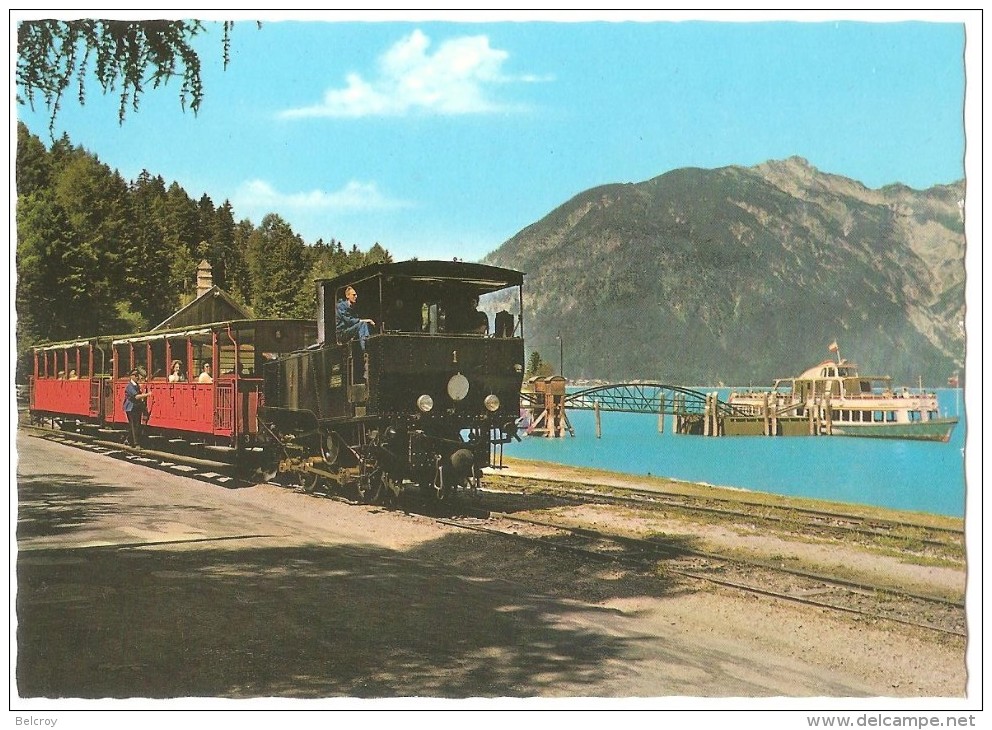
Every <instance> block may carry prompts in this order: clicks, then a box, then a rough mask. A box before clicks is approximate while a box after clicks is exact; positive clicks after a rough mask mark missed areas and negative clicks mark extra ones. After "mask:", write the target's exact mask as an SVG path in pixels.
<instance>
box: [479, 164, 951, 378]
mask: <svg viewBox="0 0 992 730" xmlns="http://www.w3.org/2000/svg"><path fill="white" fill-rule="evenodd" d="M963 198H964V181H958V182H956V183H951V184H949V185H938V186H934V187H931V188H928V189H926V190H922V191H920V190H914V189H912V188H909V187H908V186H905V185H902V184H899V183H894V184H890V185H886V186H884V187H882V188H878V189H872V188H868V187H866V186H865V185H863V184H862V183H860V182H858V181H856V180H853V179H850V178H846V177H843V176H840V175H835V174H830V173H823V172H820V171H819V170H817V169H816V168H815V167H813V166H812V165H810V164H809V163H808V161H806V160H805V159H803V158H801V157H790V158H788V159H786V160H770V161H768V162H764V163H761V164H759V165H755V166H753V167H742V166H736V165H731V166H726V167H720V168H715V169H705V168H698V167H686V168H678V169H675V170H670V171H668V172H666V173H663V174H661V175H658V176H656V177H654V178H651V179H649V180H646V181H643V182H639V183H609V184H604V185H600V186H596V187H593V188H590V189H589V190H585V191H583V192H580V193H579V194H577V195H576V196H574V197H573V198H571V199H570V200H568V201H566V202H565V203H563V204H562V205H560V206H558V207H557V208H555V209H554V210H552V211H551V212H549V213H548V214H547V215H546V216H545V217H544V218H542V219H540V220H538V221H535V222H534V223H532V224H531V225H529V226H527V227H526V228H524V229H522V230H521V231H520V232H519V233H517V234H516V235H515V236H513V237H512V238H510V239H509V240H508V241H506V242H505V243H504V244H503V245H502V246H500V247H499V248H498V249H496V251H494V252H492V253H491V254H490V255H489V256H487V257H486V258H485V259H484V260H485V262H486V263H492V264H496V265H500V266H508V267H511V268H517V269H520V270H523V271H525V272H527V274H528V276H527V284H526V287H525V299H526V301H525V304H526V306H527V327H528V329H527V333H526V334H527V339H528V349H529V350H531V351H533V350H537V351H539V352H542V353H544V355H545V357H544V359H545V360H549V361H551V362H552V363H553V364H554V365H557V364H558V363H557V362H555V358H553V357H549V356H548V355H549V353H552V352H555V353H557V351H559V346H560V347H561V350H562V351H563V352H564V354H565V374H566V375H567V376H568V377H572V378H598V379H605V380H622V379H632V378H640V379H652V380H658V379H661V380H664V381H666V382H671V383H673V384H676V383H681V384H692V383H696V384H699V383H719V382H726V383H740V384H746V383H755V384H760V383H763V382H770V381H771V380H772V379H774V378H775V377H783V376H786V375H790V374H794V373H797V372H799V371H801V370H803V369H805V367H807V366H808V365H810V364H812V363H813V362H816V361H818V359H820V358H821V356H822V355H823V354H824V353H826V352H827V350H826V347H827V345H828V344H829V343H830V342H832V341H833V340H835V339H836V340H837V341H838V342H839V344H840V346H841V353H842V354H844V355H846V356H848V357H850V358H851V359H852V360H857V361H859V362H860V364H861V365H862V366H863V369H865V370H872V371H873V372H876V373H881V372H885V373H889V374H892V375H893V376H894V377H896V378H898V379H903V380H910V381H911V382H912V383H916V382H917V379H918V378H921V377H922V378H923V379H924V380H926V381H927V382H929V383H930V384H931V385H934V384H940V385H942V384H944V383H945V382H946V379H947V378H948V377H949V376H950V375H952V374H954V373H955V372H957V371H962V370H963V362H964V344H965V343H964V333H963V332H962V331H961V328H960V326H959V324H958V323H959V322H960V321H962V320H963V312H964V286H965V271H964V245H965V242H964V225H963V218H962V215H961V211H962V209H961V207H960V204H959V201H962V200H963ZM559 332H560V333H561V337H562V341H561V343H559V342H558V341H557V336H558V334H559Z"/></svg>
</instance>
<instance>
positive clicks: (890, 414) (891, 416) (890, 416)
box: [885, 411, 896, 423]
mask: <svg viewBox="0 0 992 730" xmlns="http://www.w3.org/2000/svg"><path fill="white" fill-rule="evenodd" d="M885 420H886V421H888V422H889V423H893V422H895V420H896V412H895V411H886V412H885Z"/></svg>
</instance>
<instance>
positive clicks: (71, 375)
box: [69, 370, 79, 380]
mask: <svg viewBox="0 0 992 730" xmlns="http://www.w3.org/2000/svg"><path fill="white" fill-rule="evenodd" d="M69 380H79V376H78V375H76V371H75V370H70V371H69Z"/></svg>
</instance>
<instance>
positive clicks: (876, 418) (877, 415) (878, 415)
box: [872, 411, 885, 423]
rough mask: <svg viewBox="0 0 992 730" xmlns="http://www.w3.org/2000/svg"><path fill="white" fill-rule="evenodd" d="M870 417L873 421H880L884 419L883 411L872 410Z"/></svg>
mask: <svg viewBox="0 0 992 730" xmlns="http://www.w3.org/2000/svg"><path fill="white" fill-rule="evenodd" d="M872 419H873V420H874V421H875V423H881V422H882V421H884V420H885V412H884V411H873V412H872Z"/></svg>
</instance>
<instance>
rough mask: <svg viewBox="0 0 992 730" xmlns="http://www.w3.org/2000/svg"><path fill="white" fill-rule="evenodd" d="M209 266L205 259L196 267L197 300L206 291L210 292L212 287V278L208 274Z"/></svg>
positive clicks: (210, 274)
mask: <svg viewBox="0 0 992 730" xmlns="http://www.w3.org/2000/svg"><path fill="white" fill-rule="evenodd" d="M210 272H211V268H210V264H208V263H207V260H206V259H203V261H201V262H200V265H199V266H197V267H196V298H197V299H199V298H200V297H202V296H203V295H204V294H206V293H207V292H208V291H210V290H211V289H212V288H213V286H214V277H213V274H212V273H210Z"/></svg>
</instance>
